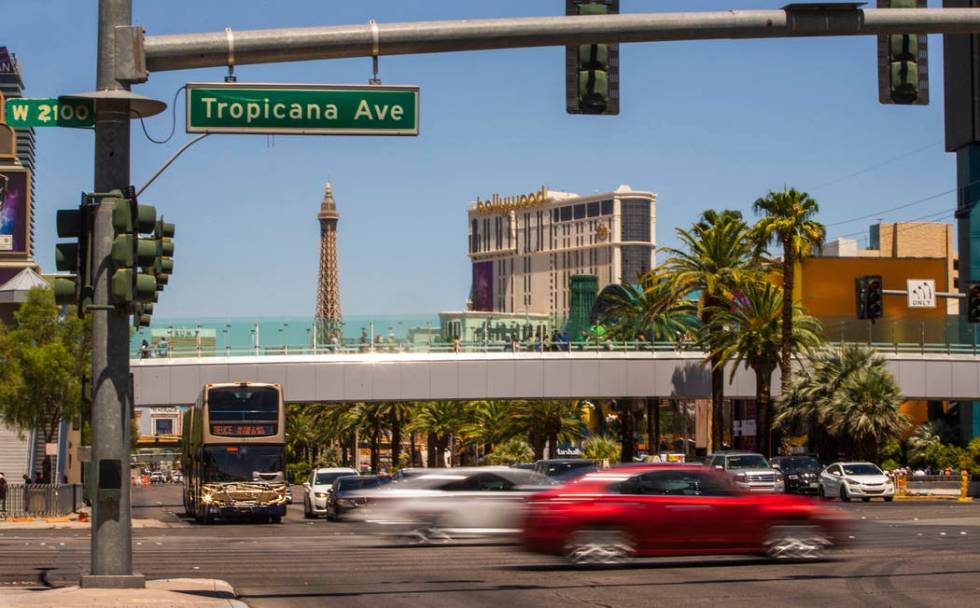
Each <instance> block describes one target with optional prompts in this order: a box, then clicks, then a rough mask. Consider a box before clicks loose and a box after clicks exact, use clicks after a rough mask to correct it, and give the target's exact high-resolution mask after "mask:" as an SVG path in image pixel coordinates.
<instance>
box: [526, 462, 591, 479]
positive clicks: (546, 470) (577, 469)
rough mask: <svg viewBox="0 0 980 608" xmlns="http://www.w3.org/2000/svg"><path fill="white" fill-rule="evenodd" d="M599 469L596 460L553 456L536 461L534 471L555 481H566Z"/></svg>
mask: <svg viewBox="0 0 980 608" xmlns="http://www.w3.org/2000/svg"><path fill="white" fill-rule="evenodd" d="M598 469H599V466H598V465H597V464H596V463H595V461H592V460H587V459H585V458H552V459H550V460H539V461H537V462H536V463H534V472H535V473H538V474H539V475H544V476H545V477H550V478H551V479H552V480H553V481H557V482H560V483H565V482H566V481H572V480H574V479H578V478H579V477H581V476H583V475H585V474H586V473H591V472H592V471H596V470H598Z"/></svg>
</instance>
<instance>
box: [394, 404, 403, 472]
mask: <svg viewBox="0 0 980 608" xmlns="http://www.w3.org/2000/svg"><path fill="white" fill-rule="evenodd" d="M401 456H402V421H401V416H399V415H398V407H397V406H392V408H391V468H392V469H395V468H397V467H398V466H399V464H400V462H399V461H400V460H401Z"/></svg>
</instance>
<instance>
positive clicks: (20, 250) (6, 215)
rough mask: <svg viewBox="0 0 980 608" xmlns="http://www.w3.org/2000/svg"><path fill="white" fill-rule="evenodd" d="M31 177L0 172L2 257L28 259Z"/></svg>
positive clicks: (24, 172) (24, 173) (6, 170)
mask: <svg viewBox="0 0 980 608" xmlns="http://www.w3.org/2000/svg"><path fill="white" fill-rule="evenodd" d="M30 225H31V174H30V171H28V170H27V169H25V168H23V167H2V168H0V257H13V256H26V255H27V253H28V252H29V251H30V246H31V244H30V238H31V230H30Z"/></svg>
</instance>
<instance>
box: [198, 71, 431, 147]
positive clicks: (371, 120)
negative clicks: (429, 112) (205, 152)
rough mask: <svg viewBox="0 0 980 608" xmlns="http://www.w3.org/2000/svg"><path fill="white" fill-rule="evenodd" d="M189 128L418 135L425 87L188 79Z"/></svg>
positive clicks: (199, 130)
mask: <svg viewBox="0 0 980 608" xmlns="http://www.w3.org/2000/svg"><path fill="white" fill-rule="evenodd" d="M187 132H188V133H272V134H281V135H418V134H419V88H418V87H417V86H401V85H399V86H391V85H317V84H255V83H224V82H196V83H187Z"/></svg>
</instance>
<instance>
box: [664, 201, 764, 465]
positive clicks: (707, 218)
mask: <svg viewBox="0 0 980 608" xmlns="http://www.w3.org/2000/svg"><path fill="white" fill-rule="evenodd" d="M677 236H678V238H679V239H680V240H681V242H682V243H683V244H684V246H685V247H686V249H687V251H683V250H678V249H670V248H664V251H666V252H667V254H668V256H669V257H668V258H667V259H666V260H665V261H664V264H663V269H664V271H665V272H666V273H667V274H666V276H667V277H668V279H669V281H670V283H671V285H672V286H673V287H674V288H676V289H677V290H678V291H680V292H681V293H684V294H688V293H698V294H699V295H700V298H701V321H702V323H703V324H704V325H708V324H710V322H711V314H712V313H711V311H712V310H714V309H716V308H717V307H718V306H720V305H722V303H723V302H724V301H725V300H726V299H727V298H728V297H729V295H730V294H731V291H732V289H734V287H735V286H736V285H738V284H739V283H740V282H742V281H743V280H745V278H746V277H749V276H753V275H755V274H757V272H758V270H759V269H758V265H757V264H755V263H754V262H755V261H756V260H757V259H758V256H757V253H758V251H757V247H756V245H755V244H754V243H753V241H752V240H751V239H750V238H749V237H750V232H749V227H748V225H747V224H746V223H745V221H744V220H743V219H742V214H741V213H739V212H737V211H727V210H726V211H723V212H721V213H719V212H717V211H714V210H710V209H709V210H708V211H705V212H704V213H703V214H702V215H701V219H700V220H699V221H698V222H697V223H695V224H694V226H692V227H691V229H690V230H682V229H680V228H678V229H677ZM709 363H710V365H711V370H712V371H711V406H710V410H709V412H708V425H709V429H708V446H707V447H708V453H709V454H710V453H711V451H712V448H713V446H714V445H720V444H721V441H722V437H723V432H722V431H723V429H722V403H723V401H724V398H725V371H724V370H723V369H721V368H720V367H719V366H718V361H717V359H714V358H711V359H709Z"/></svg>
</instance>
